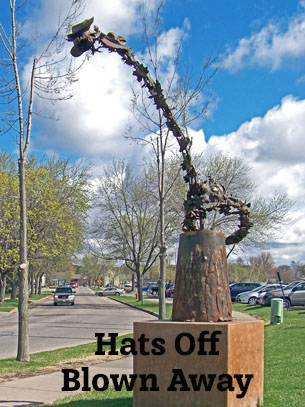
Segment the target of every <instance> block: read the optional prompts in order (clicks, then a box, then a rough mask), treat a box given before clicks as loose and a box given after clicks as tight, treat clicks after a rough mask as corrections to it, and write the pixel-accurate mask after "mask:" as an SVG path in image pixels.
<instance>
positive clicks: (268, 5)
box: [0, 0, 305, 265]
mask: <svg viewBox="0 0 305 407" xmlns="http://www.w3.org/2000/svg"><path fill="white" fill-rule="evenodd" d="M70 3H71V2H70V1H69V0H64V1H63V0H52V2H50V1H48V0H35V1H34V0H29V2H28V4H27V5H26V6H25V7H23V8H22V9H20V12H19V17H20V20H21V22H22V23H23V30H22V31H21V32H22V39H23V40H27V41H28V42H29V43H30V44H31V46H32V49H31V52H28V53H27V54H25V58H24V59H23V60H20V61H19V62H20V70H21V73H22V75H21V80H22V84H23V86H24V87H25V86H26V84H27V82H28V80H29V74H30V67H31V62H32V60H33V56H34V55H35V52H38V51H39V50H40V49H42V47H43V45H44V44H45V43H46V41H47V40H48V38H49V37H50V36H51V35H52V33H54V32H55V31H56V28H57V24H58V19H59V16H60V15H61V14H60V13H62V15H63V14H64V12H65V9H67V7H68V6H69V4H70ZM8 4H9V1H8V0H2V1H1V4H0V12H1V13H0V22H1V24H2V25H3V26H4V28H5V29H8V22H9V7H8ZM155 4H156V1H155V0H150V1H149V2H148V5H149V7H150V8H153V6H154V5H155ZM142 5H143V0H111V1H109V0H98V1H97V0H94V1H93V0H87V1H86V5H85V9H84V10H83V12H82V14H81V15H80V16H79V18H78V21H75V23H77V22H79V21H81V20H82V19H84V18H89V17H91V16H94V17H95V24H97V25H98V26H99V28H100V30H101V31H102V32H105V33H107V32H109V31H114V32H117V33H119V34H121V35H123V36H124V37H126V38H127V45H128V46H129V47H131V48H132V49H133V51H134V52H135V54H136V56H137V58H138V59H141V58H143V59H144V60H145V56H146V51H147V50H146V49H145V44H144V42H143V37H142V26H141V19H140V15H141V7H142ZM150 12H151V10H148V13H150ZM160 27H161V35H160V38H159V40H160V57H161V59H162V67H163V72H162V78H163V79H164V80H166V78H167V76H168V75H169V74H170V72H172V69H173V66H172V64H171V62H170V61H171V56H172V55H174V54H175V52H176V51H177V47H178V46H179V44H180V43H181V44H182V48H181V61H182V64H183V66H184V67H189V68H190V69H191V72H192V77H193V78H194V82H195V80H196V78H198V76H199V75H200V72H201V70H202V67H203V65H204V63H205V62H206V61H207V60H208V58H211V57H212V58H215V57H217V66H218V70H217V73H216V74H215V75H214V76H213V78H212V79H211V81H210V82H209V84H208V86H207V87H206V88H205V89H204V90H203V94H202V96H201V98H199V100H198V103H201V104H204V103H205V102H206V101H209V105H208V110H207V113H206V115H205V117H204V119H203V120H200V121H199V120H198V121H195V122H193V123H192V124H191V126H190V128H189V134H190V135H191V136H192V137H193V149H194V151H195V152H203V153H204V154H205V155H206V156H208V155H209V154H213V153H216V152H223V153H225V154H227V155H229V156H235V157H241V158H242V159H244V160H245V161H246V162H247V164H248V165H249V166H250V167H251V168H252V171H251V177H252V179H253V181H254V182H255V183H256V185H257V193H258V194H259V195H262V196H263V197H265V198H266V199H270V198H271V197H272V196H273V194H274V192H275V191H277V192H278V193H287V195H288V197H289V198H290V199H291V200H292V201H293V202H294V206H293V208H292V210H291V213H290V218H291V222H290V224H289V225H288V226H286V227H285V229H283V230H282V231H281V233H279V234H278V235H277V236H276V237H275V238H274V241H272V242H270V247H269V248H268V250H269V251H270V252H271V254H272V255H273V257H274V259H275V262H276V264H278V265H280V264H290V262H291V261H301V262H305V205H304V199H305V198H304V189H305V149H304V148H303V144H304V140H305V139H304V134H303V133H304V131H303V129H304V128H305V41H304V37H305V1H304V0H289V1H287V0H256V1H253V0H166V1H165V2H164V6H163V8H162V9H161V20H160ZM65 47H66V48H65V49H66V50H69V49H70V47H71V43H66V44H65ZM1 53H3V49H2V50H1ZM2 55H3V54H1V56H2ZM71 58H72V57H71ZM215 67H216V65H215ZM213 69H214V66H213V67H211V72H212V71H213ZM135 82H136V81H135V79H134V77H133V76H132V75H131V71H130V68H129V67H128V66H125V65H124V64H122V61H121V60H120V58H118V56H117V55H113V54H110V53H108V52H106V51H105V52H103V53H100V54H95V55H94V56H92V57H90V58H89V60H88V61H86V62H85V64H84V65H83V67H82V69H81V70H80V71H79V74H78V81H76V82H75V83H73V86H72V90H73V93H74V97H73V98H71V99H69V100H66V101H61V102H58V103H56V104H55V105H54V104H52V103H50V102H47V101H45V100H44V101H43V100H40V99H38V98H36V99H35V109H36V110H37V111H40V112H43V115H44V116H46V117H47V116H50V115H51V114H53V115H54V116H55V117H56V120H50V119H42V118H41V117H39V116H37V115H35V116H34V119H33V132H32V139H31V151H32V152H35V153H36V154H41V155H42V154H47V155H52V154H54V155H57V156H60V157H71V159H73V160H74V159H78V158H82V159H84V160H87V161H90V162H92V163H93V166H94V171H95V172H96V173H98V171H99V168H100V167H101V166H102V165H103V164H105V163H107V162H108V161H110V160H112V159H113V158H127V159H128V160H131V161H133V162H134V163H138V162H140V161H141V160H140V159H141V158H142V157H143V155H144V150H143V147H141V146H137V145H135V144H134V143H131V142H130V141H128V140H126V138H125V137H124V136H125V135H126V132H127V129H129V128H133V129H138V128H137V124H136V122H135V120H134V117H133V115H132V112H131V102H130V101H131V97H132V89H134V87H135V86H137V84H136V83H135ZM2 109H3V107H2ZM138 130H139V129H138ZM0 145H1V150H6V151H10V152H16V150H17V145H16V142H15V137H14V136H13V135H12V134H11V133H7V134H5V135H2V136H0ZM251 254H252V253H251ZM245 257H246V254H245Z"/></svg>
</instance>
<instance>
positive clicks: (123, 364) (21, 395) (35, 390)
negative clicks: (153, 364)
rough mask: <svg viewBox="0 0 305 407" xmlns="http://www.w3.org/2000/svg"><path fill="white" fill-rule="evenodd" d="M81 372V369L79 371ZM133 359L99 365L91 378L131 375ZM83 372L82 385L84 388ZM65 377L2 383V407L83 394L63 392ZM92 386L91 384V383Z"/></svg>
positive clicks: (56, 375) (20, 406) (26, 406)
mask: <svg viewBox="0 0 305 407" xmlns="http://www.w3.org/2000/svg"><path fill="white" fill-rule="evenodd" d="M77 370H78V371H80V372H81V368H80V369H77ZM130 373H132V357H126V358H122V359H117V360H114V361H111V362H105V363H99V364H96V365H91V366H90V367H89V377H92V376H93V375H95V374H105V375H107V376H108V377H109V375H110V374H119V375H121V374H130ZM81 378H82V372H81V375H80V383H81V386H82V380H81ZM63 379H64V375H63V373H62V372H61V371H59V372H56V373H49V374H45V375H40V376H33V377H28V378H26V379H19V380H12V381H10V382H4V383H0V407H30V406H38V405H41V404H43V403H51V402H52V401H55V400H58V399H62V398H65V397H67V396H71V395H75V394H78V393H81V390H79V391H65V392H63V391H61V388H62V386H63ZM89 386H90V382H89Z"/></svg>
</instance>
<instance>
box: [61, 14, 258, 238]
mask: <svg viewBox="0 0 305 407" xmlns="http://www.w3.org/2000/svg"><path fill="white" fill-rule="evenodd" d="M93 20H94V18H93V17H92V18H90V19H87V20H84V21H83V22H82V23H80V24H77V25H74V26H73V27H72V32H71V33H70V34H69V35H68V37H67V40H68V41H71V42H73V44H74V45H73V47H72V49H71V54H72V55H73V56H74V57H78V56H80V55H82V54H83V53H84V52H87V51H91V52H92V54H94V53H96V52H101V50H103V49H104V48H106V49H108V51H109V52H116V53H117V54H118V55H119V56H120V57H121V58H122V60H123V62H124V63H125V64H127V65H130V66H132V67H133V75H134V76H135V77H136V78H137V81H138V82H140V83H141V84H142V87H144V88H146V89H147V91H148V92H149V94H150V96H149V97H150V98H151V99H152V100H153V102H154V104H155V106H156V109H157V110H162V113H163V115H164V117H165V118H166V120H167V121H166V125H167V127H168V129H169V130H170V131H171V132H172V133H173V135H174V137H175V138H176V140H177V142H178V144H179V148H180V152H181V154H182V159H183V161H182V164H181V167H182V169H183V171H184V173H185V175H184V181H185V182H186V183H187V184H188V192H187V199H186V200H185V202H184V212H185V218H184V221H183V227H182V229H183V231H185V232H188V231H196V230H204V221H205V219H206V217H207V215H208V213H209V212H211V211H217V212H218V213H219V214H222V215H224V216H228V215H238V218H239V225H238V228H237V230H235V231H234V232H233V233H232V234H230V235H229V236H228V237H227V238H226V239H225V243H226V245H231V244H237V243H239V242H240V241H241V240H242V239H243V238H244V237H245V236H246V235H247V234H248V232H249V229H250V228H251V226H252V224H251V222H250V220H249V215H250V212H249V207H250V203H245V202H243V201H241V200H239V199H237V198H236V197H235V196H232V195H227V194H226V193H225V189H224V187H223V186H222V185H220V184H218V183H216V182H215V181H214V180H213V179H212V178H211V177H208V179H207V180H205V181H202V180H201V179H200V178H199V174H198V173H197V171H196V169H195V168H194V166H193V164H192V159H191V154H190V149H191V145H192V142H191V139H190V138H189V137H188V136H187V135H186V134H185V132H184V131H183V130H182V129H181V127H180V126H179V124H178V122H177V120H176V118H175V116H174V114H173V112H172V110H171V108H170V107H169V106H168V104H167V101H166V99H165V97H164V94H163V90H162V87H161V84H160V82H159V81H158V80H156V81H154V80H153V79H152V78H151V77H150V76H149V71H148V68H147V67H146V66H144V65H143V64H141V63H140V62H139V61H137V60H136V59H135V56H134V54H133V52H132V49H131V48H128V47H126V44H127V41H126V39H125V38H124V37H122V36H120V35H118V34H116V33H113V32H109V33H108V34H104V33H102V32H101V31H100V30H99V28H98V27H97V26H94V29H93V30H91V29H90V27H91V25H92V23H93ZM96 43H97V44H98V46H97V47H96Z"/></svg>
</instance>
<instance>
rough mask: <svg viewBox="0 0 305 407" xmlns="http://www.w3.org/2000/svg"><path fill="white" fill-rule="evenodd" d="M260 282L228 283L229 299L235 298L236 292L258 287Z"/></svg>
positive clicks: (233, 299)
mask: <svg viewBox="0 0 305 407" xmlns="http://www.w3.org/2000/svg"><path fill="white" fill-rule="evenodd" d="M261 285H262V284H260V283H248V282H247V283H246V282H243V283H233V284H230V291H231V299H232V301H235V300H236V296H237V294H240V293H244V292H246V291H251V290H254V288H257V287H260V286H261Z"/></svg>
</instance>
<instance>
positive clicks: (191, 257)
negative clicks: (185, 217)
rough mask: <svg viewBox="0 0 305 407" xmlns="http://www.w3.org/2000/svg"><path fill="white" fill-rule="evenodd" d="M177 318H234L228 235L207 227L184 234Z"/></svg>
mask: <svg viewBox="0 0 305 407" xmlns="http://www.w3.org/2000/svg"><path fill="white" fill-rule="evenodd" d="M175 281H176V282H175V294H174V302H173V315H172V320H173V321H196V322H219V321H231V320H232V304H231V295H230V288H229V278H228V271H227V257H226V249H225V236H224V234H223V233H222V232H219V231H212V230H203V231H195V232H186V233H182V234H181V235H180V242H179V252H178V261H177V267H176V280H175Z"/></svg>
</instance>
